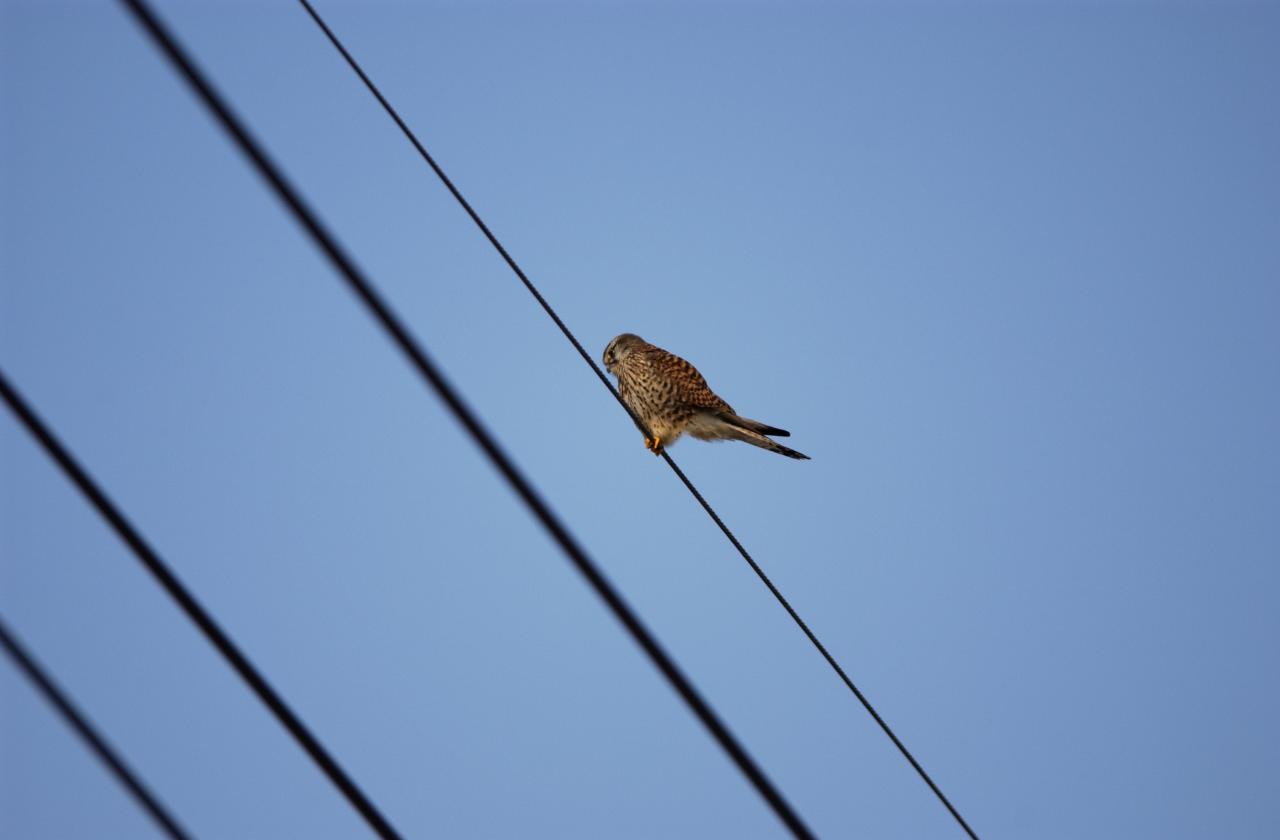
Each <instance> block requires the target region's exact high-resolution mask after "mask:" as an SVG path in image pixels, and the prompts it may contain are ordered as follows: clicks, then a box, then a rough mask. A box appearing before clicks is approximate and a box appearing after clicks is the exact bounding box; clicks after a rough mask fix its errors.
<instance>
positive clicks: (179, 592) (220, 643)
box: [0, 370, 400, 840]
mask: <svg viewBox="0 0 1280 840" xmlns="http://www.w3.org/2000/svg"><path fill="white" fill-rule="evenodd" d="M0 396H3V397H4V401H5V402H6V403H8V404H9V408H10V409H11V410H12V411H13V413H14V415H16V416H17V418H18V419H19V420H21V421H22V424H23V425H24V426H26V427H27V431H29V432H30V433H31V435H32V436H33V437H34V438H35V439H36V440H37V441H38V442H39V443H40V445H41V446H42V447H44V450H45V452H47V453H48V454H49V457H51V458H52V459H53V460H54V461H55V462H56V463H57V464H58V466H59V467H61V468H62V471H63V472H64V473H66V475H67V477H68V478H70V479H71V481H72V483H74V484H75V485H76V487H77V488H79V490H80V492H81V493H82V494H83V495H84V497H85V498H86V499H87V500H88V501H89V503H90V504H91V505H93V507H94V508H95V509H97V511H98V513H99V514H101V515H102V518H103V519H105V520H106V521H107V524H108V525H110V526H111V528H112V530H114V531H115V532H116V534H117V535H118V536H119V537H120V539H121V540H123V541H124V543H125V544H126V545H127V546H129V548H130V550H132V551H133V553H134V555H136V556H137V558H138V559H139V560H140V561H142V565H143V566H145V567H146V569H147V571H148V572H150V573H151V575H152V576H153V577H154V578H155V579H156V581H157V582H158V583H159V584H160V586H161V587H163V588H164V590H165V591H166V592H167V593H169V596H170V597H171V598H173V600H174V601H176V602H177V604H178V606H179V607H180V608H181V609H182V611H183V612H184V613H186V614H187V618H189V619H191V621H192V622H193V623H194V624H195V625H196V626H197V627H199V628H200V632H202V633H203V634H204V636H205V638H206V639H208V640H209V642H210V643H211V644H212V645H213V646H214V647H215V648H217V650H218V653H220V654H222V657H223V658H224V659H226V660H227V663H228V664H229V665H231V667H232V668H234V669H235V671H236V673H237V674H239V675H240V677H241V678H242V679H243V680H244V681H245V682H246V683H248V685H249V688H251V689H252V690H253V693H254V694H256V695H258V699H259V700H261V701H262V702H263V703H264V704H265V705H266V707H267V708H268V709H270V710H271V713H272V714H273V715H275V717H276V720H278V721H279V722H280V724H281V725H282V726H284V728H285V729H287V730H288V731H289V734H290V735H292V736H293V738H294V740H295V741H297V742H298V744H299V745H300V746H301V747H302V748H303V750H305V751H306V753H307V755H309V756H311V759H312V760H313V761H314V762H315V763H316V764H317V765H318V766H319V767H320V769H321V770H322V771H323V772H324V774H325V775H326V776H328V777H329V780H330V781H331V782H333V784H334V785H335V786H337V788H338V790H340V791H341V792H342V795H343V796H344V797H346V799H347V801H348V802H350V803H351V805H352V806H353V807H354V808H355V809H356V810H357V811H358V812H359V813H360V816H362V817H364V819H365V822H367V823H368V824H369V827H370V828H372V829H373V830H374V831H375V832H376V833H377V834H378V836H380V837H382V838H384V840H399V837H400V835H399V834H398V833H396V830H395V829H394V828H392V827H391V824H390V823H389V822H387V820H386V818H385V817H383V816H382V813H381V812H379V811H378V809H377V807H375V806H374V804H373V803H372V802H370V801H369V798H368V797H366V796H365V795H364V793H363V792H362V791H361V790H360V788H359V787H357V786H356V783H355V782H354V781H353V780H352V779H351V777H350V776H348V775H347V773H346V771H345V770H343V769H342V767H341V766H340V765H339V764H338V762H337V761H336V760H335V759H334V758H333V757H332V756H331V755H329V752H328V751H327V750H326V749H325V748H324V747H323V746H322V745H321V744H320V741H319V740H318V739H317V738H316V737H315V735H313V734H312V733H311V730H309V729H308V728H307V726H306V724H304V723H303V722H302V720H301V719H300V718H299V717H298V716H297V715H296V714H294V712H293V710H292V709H290V708H289V706H288V704H286V703H285V702H284V698H282V697H281V696H280V695H279V693H277V692H276V690H275V689H274V688H272V687H271V684H270V683H268V682H267V679H266V677H264V676H263V675H262V674H261V673H260V672H259V671H258V669H257V668H255V667H254V666H253V664H252V663H251V662H250V661H249V659H248V658H247V657H246V656H245V655H244V654H243V653H242V652H241V651H240V649H239V648H238V647H236V644H235V642H233V641H231V637H230V636H228V635H227V634H226V631H224V630H223V629H222V628H221V627H220V626H219V625H218V623H217V622H216V621H214V619H213V616H212V615H210V614H209V612H208V610H206V609H205V608H204V607H203V606H201V605H200V602H199V601H197V600H196V597H195V596H194V595H193V594H191V592H190V590H188V589H187V588H186V587H185V586H184V585H183V584H182V582H181V581H180V580H178V577H177V575H175V574H174V573H173V571H172V570H170V568H169V566H168V565H167V564H166V563H165V562H164V560H163V559H161V557H160V555H159V554H157V553H156V551H155V549H153V548H152V547H151V545H150V544H149V543H148V542H147V541H146V540H145V539H144V538H143V536H142V534H140V533H139V532H138V530H137V529H136V528H134V527H133V525H132V524H131V523H130V522H129V520H128V519H127V518H126V517H125V515H124V513H122V512H121V510H120V508H119V506H118V505H116V503H115V502H113V501H112V500H111V498H110V497H109V496H108V495H107V494H106V492H105V491H104V490H103V489H102V488H101V487H99V486H98V484H97V483H96V482H94V480H93V479H92V478H90V477H89V474H88V473H87V472H85V470H84V469H83V468H82V467H81V466H80V464H79V463H77V461H76V460H75V458H74V457H73V456H72V455H71V453H70V452H69V451H68V450H67V448H66V447H65V446H63V445H62V443H61V442H60V441H59V440H58V439H57V437H56V436H54V434H53V432H52V431H51V430H50V429H49V427H48V426H47V425H46V424H45V423H44V421H43V420H41V419H40V417H39V416H38V415H37V414H36V413H35V411H34V410H33V409H32V408H31V407H30V406H29V405H28V404H27V402H26V400H24V399H23V398H22V395H21V394H19V393H18V392H17V391H16V390H15V389H14V388H13V387H12V386H11V385H10V384H9V380H8V379H7V378H6V377H5V375H4V371H2V370H0Z"/></svg>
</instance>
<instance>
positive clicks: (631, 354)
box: [604, 333, 809, 461]
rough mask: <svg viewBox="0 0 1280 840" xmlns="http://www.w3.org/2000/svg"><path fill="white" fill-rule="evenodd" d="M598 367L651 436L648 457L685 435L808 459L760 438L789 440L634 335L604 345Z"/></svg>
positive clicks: (689, 368) (674, 358)
mask: <svg viewBox="0 0 1280 840" xmlns="http://www.w3.org/2000/svg"><path fill="white" fill-rule="evenodd" d="M604 366H605V369H606V370H608V371H609V372H610V373H612V374H613V375H614V376H616V377H618V393H619V394H621V395H622V401H623V402H625V403H626V404H627V407H628V408H630V409H631V411H632V412H634V413H635V415H636V416H637V417H639V418H640V419H641V420H642V421H643V422H644V424H645V425H646V426H648V427H649V433H650V434H652V435H653V437H652V438H648V437H646V438H645V439H644V445H645V448H646V449H651V450H653V454H654V455H660V454H661V453H662V449H663V447H664V446H670V445H671V444H673V443H675V442H676V438H678V437H680V435H682V434H684V433H686V432H688V433H689V434H690V435H693V436H694V437H696V438H698V439H699V440H741V441H744V442H746V443H749V444H751V445H752V446H758V447H760V448H761V449H768V450H769V451H770V452H777V453H778V454H779V455H786V456H787V457H788V458H796V459H800V460H804V461H807V460H809V456H808V455H802V454H800V453H799V452H796V451H795V450H794V449H788V448H787V447H785V446H783V445H781V444H779V443H776V442H775V441H772V440H770V439H769V438H767V437H765V435H777V436H779V437H789V436H790V435H791V433H790V432H788V431H784V430H783V429H775V428H774V427H773V426H766V425H765V424H764V423H761V422H758V421H756V420H748V419H747V418H745V417H739V416H738V415H737V413H735V412H734V410H733V408H732V407H731V406H730V405H729V404H728V403H727V402H725V401H724V400H722V399H720V398H719V397H717V396H716V395H715V394H714V393H713V392H712V391H711V389H710V388H709V387H707V380H705V379H703V378H702V374H700V373H698V369H697V368H695V367H694V366H693V365H691V364H689V363H688V362H686V361H685V360H684V359H682V358H680V357H679V356H676V355H674V354H672V353H668V352H667V351H666V350H663V349H662V348H661V347H654V346H653V345H652V344H650V343H649V342H647V341H645V340H644V339H643V338H641V337H640V336H638V335H632V334H631V333H623V334H622V335H620V336H618V337H617V338H615V339H614V340H613V341H610V342H609V346H608V347H606V348H604Z"/></svg>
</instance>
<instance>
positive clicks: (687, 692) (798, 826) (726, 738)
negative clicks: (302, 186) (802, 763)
mask: <svg viewBox="0 0 1280 840" xmlns="http://www.w3.org/2000/svg"><path fill="white" fill-rule="evenodd" d="M120 2H122V3H123V4H124V5H125V6H127V7H128V8H129V10H130V11H131V12H133V14H134V16H135V17H136V18H137V19H138V22H139V23H140V24H142V26H143V28H144V29H145V30H146V31H147V33H148V34H149V35H150V36H151V38H152V40H154V41H155V43H156V45H157V46H158V47H160V48H161V50H163V52H164V53H165V55H166V56H167V57H168V58H169V60H170V62H172V64H173V66H174V68H175V69H176V70H177V71H178V72H179V73H180V74H181V75H182V76H183V77H184V78H185V79H186V80H187V82H188V83H189V84H190V85H191V87H192V89H193V91H194V92H195V93H196V95H197V96H198V97H199V98H200V100H201V101H202V102H203V103H204V104H205V105H206V106H207V107H208V108H209V110H210V111H211V112H212V113H213V115H214V116H215V117H216V118H217V120H218V122H219V123H220V124H221V125H222V127H223V128H224V129H225V130H226V131H227V133H228V134H230V135H231V137H232V139H233V140H235V142H236V144H237V145H238V146H239V147H240V149H241V151H242V152H244V154H245V156H246V157H248V158H249V160H250V162H251V163H252V164H253V166H254V167H255V168H256V169H257V171H258V173H259V174H260V175H261V176H262V177H263V179H264V180H266V181H267V182H268V183H269V184H270V185H271V187H272V188H273V189H274V190H275V191H276V193H277V195H278V196H279V197H280V199H281V201H282V202H283V203H284V204H285V205H286V206H287V207H288V209H289V210H290V212H292V213H293V215H294V216H295V217H296V218H297V220H298V222H299V224H301V225H302V227H303V228H304V229H305V230H306V231H307V233H308V234H310V236H311V237H312V239H313V240H315V243H316V245H317V246H318V247H319V248H320V249H321V250H322V251H323V252H324V253H325V255H326V256H327V257H328V258H329V260H330V262H331V263H332V264H333V267H334V268H335V269H336V270H337V271H338V273H339V274H340V275H341V277H342V278H343V279H344V280H345V281H346V282H347V285H348V286H349V287H350V288H351V290H352V291H353V292H354V293H355V294H356V296H357V297H359V298H360V300H361V301H362V302H363V303H364V304H365V306H367V307H368V309H369V311H370V313H371V314H372V315H373V316H374V318H375V319H376V320H377V321H378V323H379V324H380V325H381V326H382V327H383V328H384V329H385V330H386V332H387V334H388V335H389V336H390V338H391V339H392V340H393V341H394V342H395V344H396V345H397V346H398V347H399V348H400V350H401V351H403V353H404V354H405V356H406V357H407V358H408V360H409V362H410V363H411V364H412V365H413V367H414V368H415V369H416V370H417V371H418V373H420V374H421V375H422V377H423V379H425V380H426V381H427V384H429V385H430V386H431V388H432V389H433V390H435V392H436V393H437V394H438V395H439V397H440V399H441V400H442V401H443V402H444V403H445V404H446V405H447V406H448V407H449V410H450V411H452V412H453V414H454V416H455V417H456V418H457V419H458V421H459V422H460V423H461V424H462V425H463V427H464V428H466V430H467V432H468V433H469V434H470V435H471V437H472V439H473V440H474V441H475V442H476V444H477V445H478V446H479V447H480V448H481V449H482V450H483V451H484V453H485V455H487V456H488V458H489V460H490V461H491V462H492V463H493V465H494V466H495V467H496V468H497V469H498V471H499V472H500V473H502V475H503V477H504V478H506V480H507V482H508V483H509V484H510V485H511V487H512V489H514V490H515V491H516V493H517V494H518V495H519V496H520V498H521V499H522V500H523V501H524V503H525V504H526V505H527V506H528V507H529V509H530V511H531V512H532V513H533V514H534V516H535V517H537V519H538V520H539V521H540V522H541V523H542V525H543V527H544V528H546V530H547V531H548V533H550V535H551V536H552V537H553V538H554V539H555V541H556V543H557V544H558V545H559V546H560V548H561V549H562V550H563V551H564V553H565V555H566V556H568V558H569V559H570V560H571V561H572V562H573V564H574V565H575V566H576V567H577V568H578V570H579V571H580V572H581V573H582V575H583V576H584V577H586V579H587V582H588V583H590V584H591V586H592V588H593V589H595V591H596V594H597V595H599V596H600V598H601V599H602V600H604V602H605V603H606V604H607V605H608V607H609V609H610V610H612V611H613V613H614V615H615V616H616V617H617V619H618V620H619V621H620V622H622V624H623V626H624V627H625V628H626V629H627V632H629V633H630V634H631V636H632V638H633V639H634V640H635V641H636V643H637V644H639V645H640V647H641V648H643V649H644V651H645V653H646V654H648V655H649V658H650V659H651V660H652V661H653V663H654V665H656V666H657V668H658V670H660V671H661V672H662V674H663V676H665V677H666V678H667V680H668V681H669V682H670V683H671V685H672V687H673V688H674V689H675V690H676V692H677V693H678V694H679V695H680V696H681V697H682V698H683V699H684V701H685V703H687V704H688V705H689V707H690V709H691V710H692V711H693V712H694V714H695V715H697V717H698V719H699V720H700V721H702V723H703V725H704V726H706V728H707V729H708V730H709V731H710V733H711V735H712V736H713V737H714V738H715V739H716V741H717V742H719V744H720V746H721V747H722V748H723V749H724V750H725V752H726V753H728V755H729V757H730V758H731V759H732V760H733V762H734V763H735V764H736V765H737V766H738V769H739V770H741V771H742V773H743V775H745V776H746V777H747V779H748V780H749V781H750V782H751V783H752V785H754V786H755V788H756V790H757V792H758V793H759V794H760V795H761V797H762V798H764V800H765V801H766V802H767V803H768V804H769V806H770V807H771V808H772V809H773V811H774V813H775V814H777V816H778V818H779V819H780V820H782V822H783V823H784V824H785V825H786V826H787V828H788V829H790V830H791V832H792V834H794V835H795V836H796V837H803V838H808V837H812V836H813V835H812V833H811V832H810V831H809V829H808V828H807V827H806V826H805V824H804V822H803V821H802V820H801V819H800V816H799V815H798V814H797V813H796V812H795V811H794V810H793V809H792V807H791V806H790V804H788V803H787V801H786V800H785V799H784V798H783V797H782V794H781V793H780V792H779V791H778V790H777V788H776V787H774V785H773V783H772V782H771V781H769V779H768V777H766V776H765V774H764V772H763V770H761V769H760V767H759V766H758V765H757V764H756V763H755V761H754V760H753V759H752V758H751V757H750V755H748V754H747V752H746V750H745V749H744V748H743V747H742V745H741V744H740V743H739V742H738V740H737V738H735V737H734V736H733V734H732V733H731V732H730V731H729V729H728V728H727V727H726V726H725V724H724V723H723V722H721V720H720V718H719V716H718V715H717V714H716V713H715V711H714V710H712V708H711V706H710V705H708V704H707V702H706V700H704V699H703V698H702V696H701V695H700V694H699V693H698V691H697V689H695V688H694V686H693V684H692V683H691V682H689V680H688V678H687V677H685V675H684V674H683V673H682V672H681V671H680V669H679V667H678V666H677V665H676V664H675V662H674V660H672V659H671V657H670V656H669V655H668V654H667V653H666V651H665V650H663V648H662V647H661V646H660V645H659V643H658V641H657V639H656V638H655V637H654V636H653V634H652V633H651V632H650V631H649V630H648V628H646V627H645V626H644V624H643V623H642V622H641V621H640V618H639V617H638V616H637V615H636V614H635V612H634V611H633V610H632V609H631V607H630V606H629V605H628V604H627V603H626V601H624V600H623V598H622V596H621V594H619V593H618V592H617V590H615V589H614V588H613V585H612V584H610V583H609V581H608V580H607V579H606V578H605V576H604V574H603V573H602V572H601V571H600V569H599V568H598V567H597V566H596V564H595V562H594V561H593V560H592V559H591V558H590V557H589V556H587V553H586V552H585V551H584V550H583V549H582V547H581V546H580V545H579V544H578V542H577V540H576V539H575V538H574V537H573V535H572V534H570V533H569V530H568V529H567V528H566V527H565V525H564V524H563V523H562V522H561V521H560V520H559V518H558V517H557V516H556V515H555V514H554V513H553V512H552V510H551V508H550V507H549V506H548V505H547V503H546V502H545V501H544V500H543V499H542V497H541V496H540V495H539V494H538V492H537V491H536V490H535V489H534V487H533V485H532V484H531V483H530V482H529V480H528V479H527V478H525V476H524V475H523V473H521V472H520V470H519V469H518V468H517V467H516V465H515V463H514V462H513V461H512V460H511V459H510V457H508V456H507V454H506V453H505V452H504V451H503V450H502V449H501V447H500V446H499V445H498V442H497V440H496V439H495V438H494V437H493V435H492V434H490V432H489V431H488V429H486V428H485V427H484V425H483V424H482V423H481V422H480V418H479V417H478V415H476V414H475V413H474V412H473V411H472V410H471V408H470V407H468V406H467V405H466V403H464V402H463V400H462V397H461V395H460V394H459V393H458V392H457V391H456V390H455V389H454V387H453V385H451V384H450V383H449V382H448V380H446V379H445V378H444V375H443V374H442V373H441V372H440V371H439V370H438V369H437V368H436V366H435V364H434V363H433V362H432V361H431V360H430V359H429V358H428V357H427V355H426V352H425V351H424V350H423V349H422V347H421V346H420V345H419V344H418V342H417V341H416V339H414V338H413V336H412V335H411V334H410V333H409V331H408V329H407V328H406V327H405V326H404V325H403V324H402V323H401V322H400V320H399V318H398V317H397V316H396V315H395V314H394V313H393V312H392V310H391V308H390V307H389V306H388V305H387V304H386V303H385V302H384V301H383V300H382V298H381V296H380V295H379V294H378V292H377V291H376V290H375V289H374V288H373V286H372V284H371V283H370V282H369V281H368V280H367V279H366V278H365V277H364V275H363V273H362V272H361V271H360V270H359V269H358V268H356V265H355V263H354V262H353V261H352V259H351V258H350V257H349V256H348V255H347V253H346V252H345V250H344V249H343V248H342V247H341V246H340V245H339V244H338V242H337V240H336V239H335V238H334V237H333V236H332V235H331V234H330V233H329V231H328V229H327V228H325V227H324V225H323V224H322V223H321V222H320V219H319V217H318V216H317V215H316V214H315V213H314V212H313V211H312V210H311V209H310V207H309V206H308V205H307V204H306V203H305V202H304V200H303V198H302V196H301V194H300V193H299V192H298V191H297V190H296V189H295V188H294V187H293V185H292V184H291V183H289V181H288V180H287V179H286V178H285V176H284V174H283V172H282V171H281V170H280V168H279V167H277V166H276V165H275V163H274V162H273V161H271V160H270V159H269V158H268V157H267V154H266V152H265V151H264V150H263V148H262V147H261V146H260V144H259V143H258V142H257V141H256V140H255V139H254V138H253V137H252V136H251V135H250V134H249V131H248V128H247V127H246V126H245V125H244V124H243V123H242V122H241V121H240V119H239V118H238V117H237V116H236V115H235V114H234V113H233V112H232V111H231V108H230V106H229V105H228V104H227V103H226V102H225V101H224V100H223V98H222V96H221V95H220V94H219V93H218V92H217V91H215V90H214V88H213V85H212V83H211V82H209V81H208V80H207V79H206V78H205V76H204V74H203V73H202V72H200V70H199V69H198V68H197V67H196V66H195V64H194V62H193V61H192V59H191V58H190V57H189V56H188V55H187V53H186V51H185V49H183V48H182V47H181V46H180V45H179V43H178V42H177V40H176V39H175V38H174V36H173V35H172V34H171V33H170V32H169V31H168V29H167V28H166V27H165V26H164V25H163V24H162V23H161V22H160V20H159V19H158V18H157V17H156V16H155V14H154V13H153V12H152V10H151V9H150V7H149V5H148V4H147V3H146V2H144V0H120Z"/></svg>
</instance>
